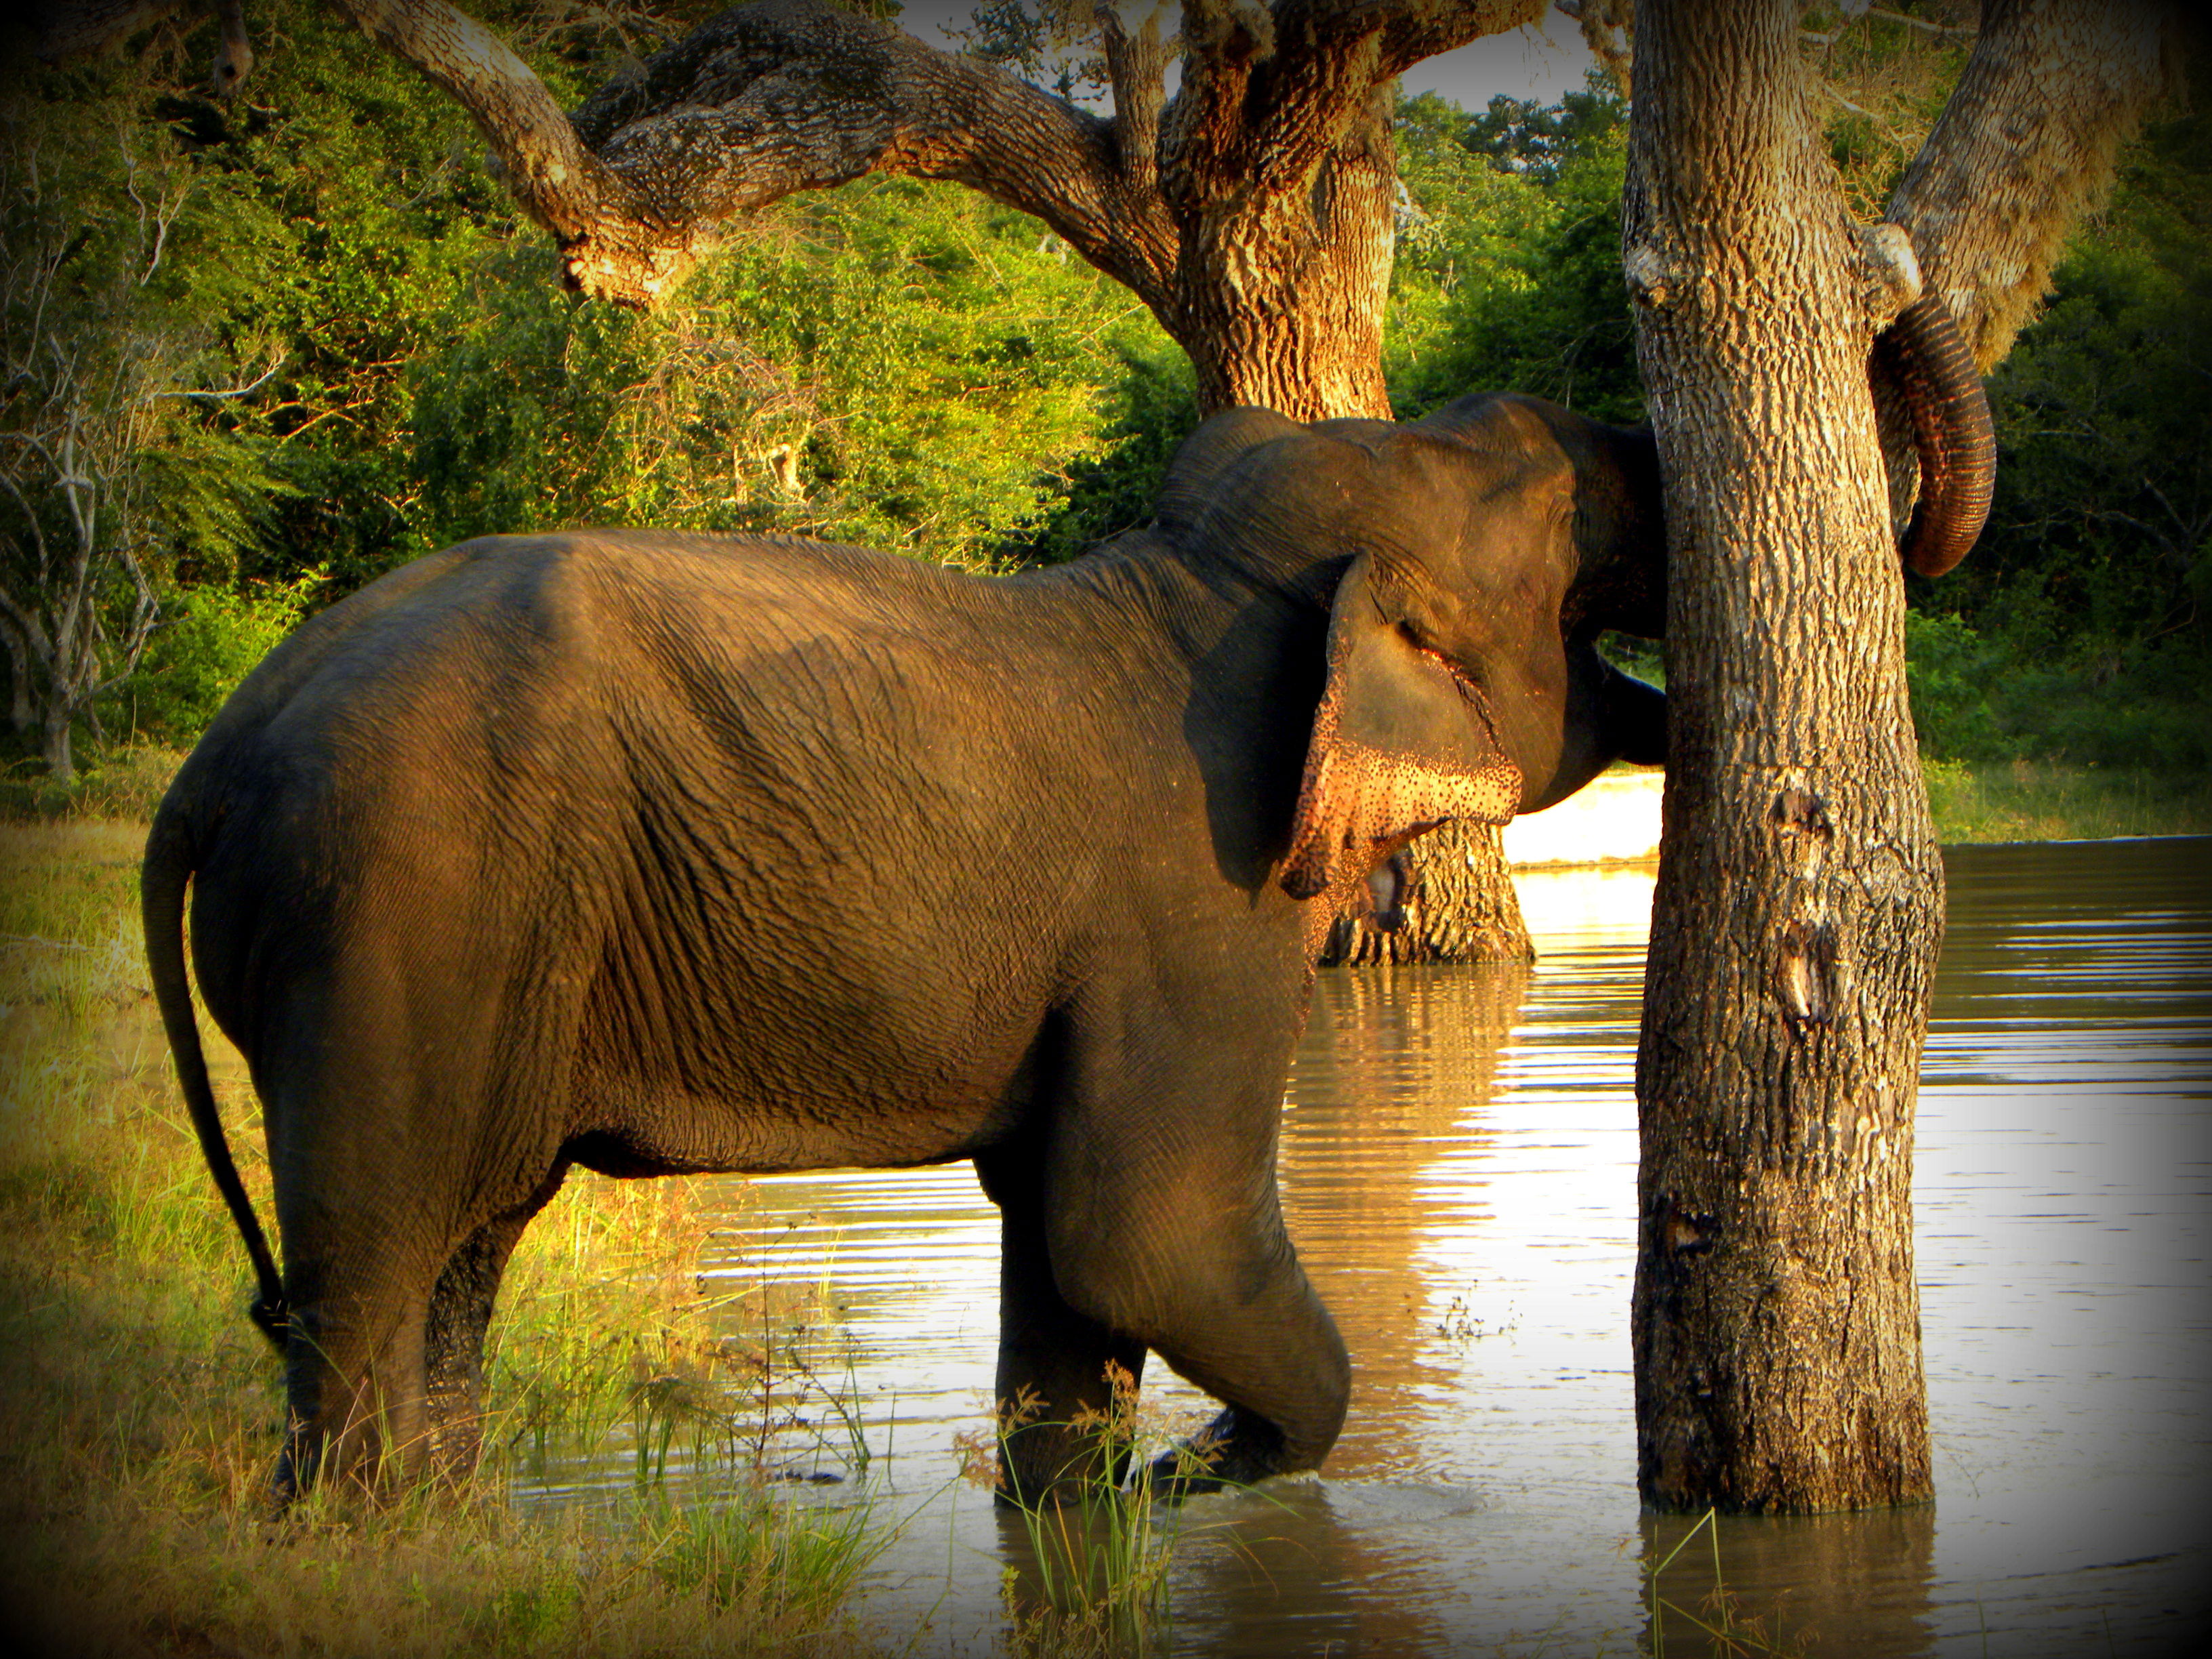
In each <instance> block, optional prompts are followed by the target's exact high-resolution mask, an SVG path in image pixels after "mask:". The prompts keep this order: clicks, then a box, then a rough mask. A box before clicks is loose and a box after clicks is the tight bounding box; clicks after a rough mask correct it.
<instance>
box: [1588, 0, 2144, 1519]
mask: <svg viewBox="0 0 2212 1659" xmlns="http://www.w3.org/2000/svg"><path fill="white" fill-rule="evenodd" d="M2071 12H2072V15H2073V20H2074V24H2080V23H2081V22H2082V21H2083V20H2084V19H2085V18H2086V17H2087V5H2086V4H2084V5H2077V6H2075V7H2073V8H2071ZM2068 13H2069V7H2068V6H2066V5H2064V4H2063V3H2051V0H2045V3H2042V4H2039V5H2033V6H2031V5H2027V4H2015V5H2007V4H2004V3H2002V0H1993V3H1992V4H1991V5H1990V7H1989V8H1988V9H1987V10H1986V11H1985V14H1984V36H1983V39H1982V40H1981V41H1980V43H1979V44H1978V46H1977V51H1976V64H1975V66H1970V69H1969V70H1968V74H1967V76H1966V79H1965V80H1964V81H1962V82H1961V88H1960V97H1959V98H1958V99H1954V105H1959V104H1960V101H1961V100H1964V102H1963V105H1962V106H1961V111H1960V119H1959V120H1957V121H1955V122H1954V120H1953V118H1952V116H1951V115H1950V114H1948V113H1947V116H1946V118H1945V122H1944V124H1942V125H1939V126H1938V128H1937V131H1936V135H1935V136H1934V137H1932V138H1931V140H1930V143H1929V149H1930V150H1931V151H1934V152H1937V153H1938V158H1939V161H1940V157H1941V153H1942V150H1943V148H1944V147H1945V146H1946V145H1948V144H1956V143H1960V138H1959V137H1958V135H1959V134H1960V132H1962V131H1963V132H1972V133H1978V134H1980V135H1981V136H1982V137H1985V138H1991V139H1993V140H1994V141H1995V144H1996V150H1995V154H1994V155H1991V154H1987V153H1985V154H1983V155H1981V156H1980V157H1979V160H1978V165H1977V166H1976V167H1973V168H1972V169H1971V170H1967V171H1960V170H1958V169H1955V168H1950V169H1947V168H1946V167H1944V166H1942V165H1935V166H1929V165H1925V164H1926V163H1927V162H1928V160H1929V158H1928V157H1927V156H1923V165H1917V166H1916V167H1915V169H1914V173H1913V175H1912V176H1911V177H1909V178H1908V180H1907V185H1906V186H1905V189H1904V190H1903V191H1900V197H1899V203H1898V204H1893V208H1892V218H1893V220H1897V221H1900V222H1902V223H1904V224H1906V225H1917V224H1921V223H1927V222H1941V223H1942V226H1943V227H1944V229H1943V232H1942V234H1941V235H1940V236H1938V235H1929V236H1925V237H1923V236H1922V234H1921V232H1920V231H1919V230H1918V229H1917V228H1916V229H1915V230H1914V231H1913V233H1912V237H1911V238H1908V235H1907V233H1906V231H1905V229H1903V228H1900V225H1899V223H1887V224H1883V225H1878V226H1872V227H1859V226H1857V225H1855V224H1854V223H1853V222H1851V220H1850V216H1849V214H1848V212H1847V211H1846V210H1845V208H1844V202H1843V198H1842V196H1841V194H1840V192H1839V191H1838V188H1837V185H1836V180H1835V178H1834V174H1833V171H1832V167H1830V165H1829V163H1828V161H1827V160H1826V154H1825V150H1824V148H1823V146H1822V144H1821V142H1820V128H1819V124H1818V122H1817V121H1816V119H1815V118H1814V114H1813V112H1812V110H1811V106H1810V102H1809V99H1808V87H1807V85H1806V79H1805V75H1804V71H1803V69H1802V59H1801V57H1800V50H1799V47H1798V44H1797V40H1796V30H1797V7H1796V3H1795V0H1755V3H1747V0H1642V3H1640V4H1639V5H1638V8H1637V14H1636V28H1635V33H1636V46H1635V50H1636V64H1635V85H1636V94H1637V96H1636V102H1635V106H1634V110H1633V113H1632V119H1631V151H1630V161H1629V182H1628V192H1627V197H1626V204H1625V211H1624V216H1623V242H1624V252H1625V256H1626V272H1627V276H1628V281H1629V287H1630V292H1631V294H1632V297H1633V298H1634V299H1635V301H1637V313H1638V314H1637V337H1638V356H1639V360H1640V362H1641V364H1642V367H1643V370H1644V380H1645V383H1646V386H1647V388H1648V390H1649V392H1650V404H1651V408H1652V411H1653V416H1654V425H1655V428H1656V432H1657V435H1658V441H1659V447H1660V454H1661V458H1662V470H1663V471H1664V473H1665V476H1666V480H1667V490H1666V494H1667V507H1668V544H1669V558H1670V563H1669V573H1668V652H1667V654H1668V698H1669V753H1668V776H1667V793H1666V805H1665V826H1664V830H1663V833H1662V842H1661V868H1660V879H1659V888H1658V892H1657V896H1656V901H1655V906H1654V913H1653V918H1652V933H1651V945H1650V958H1649V965H1648V969H1647V973H1646V980H1645V991H1644V998H1645V1000H1644V1031H1643V1040H1642V1044H1641V1047H1640V1048H1639V1051H1638V1064H1637V1094H1638V1103H1639V1108H1640V1112H1641V1124H1642V1136H1643V1153H1642V1164H1641V1168H1640V1170H1639V1176H1638V1204H1639V1218H1638V1265H1637V1275H1636V1285H1635V1295H1634V1305H1633V1310H1632V1343H1633V1346H1634V1351H1635V1362H1636V1401H1637V1426H1638V1484H1639V1486H1640V1488H1641V1490H1642V1492H1643V1495H1644V1498H1645V1499H1646V1500H1647V1501H1648V1502H1650V1503H1653V1504H1657V1505H1660V1506H1662V1507H1665V1508H1674V1509H1695V1508H1703V1507H1705V1506H1706V1505H1708V1504H1717V1505H1719V1506H1721V1507H1723V1508H1724V1509H1730V1510H1749V1511H1785V1510H1794V1511H1805V1510H1832V1509H1844V1508H1854V1507H1862V1506H1868V1505H1874V1504H1896V1503H1904V1502H1911V1501H1914V1500H1917V1499H1921V1498H1926V1497H1927V1496H1928V1495H1929V1491H1930V1480H1929V1446H1928V1425H1927V1409H1926V1401H1925V1393H1924V1389H1923V1383H1922V1374H1921V1358H1920V1330H1919V1297H1918V1289H1917V1284H1916V1281H1915V1279H1914V1275H1913V1265H1912V1217H1911V1176H1912V1151H1913V1099H1914V1090H1915V1085H1916V1080H1917V1072H1918V1064H1919V1057H1920V1051H1921V1042H1922V1038H1923V1034H1924V1031H1925V1029H1926V1020H1927V1008H1928V998H1929V987H1930V982H1931V980H1932V976H1933V973H1934V969H1935V963H1936V951H1937V948H1938V945H1939V944H1940V942H1941V939H1942V902H1943V882H1942V863H1941V861H1940V859H1939V857H1938V854H1937V849H1936V844H1935V839H1934V835H1933V832H1932V829H1931V828H1930V825H1929V817H1928V811H1927V802H1926V796H1925V793H1924V791H1923V787H1922V782H1921V777H1920V769H1919V765H1918V757H1917V752H1916V748H1915V743H1914V738H1913V732H1912V726H1911V715H1910V713H1909V709H1908V707H1907V702H1906V696H1905V654H1904V611H1905V605H1904V592H1903V586H1902V582H1901V580H1900V576H1899V568H1898V555H1897V551H1896V548H1895V546H1894V544H1893V539H1892V532H1893V517H1892V510H1891V499H1890V493H1889V486H1888V480H1887V475H1886V472H1885V468H1884V464H1883V456H1882V450H1881V441H1880V438H1879V436H1878V423H1877V420H1876V416H1875V407H1874V402H1873V399H1872V397H1871V396H1870V392H1869V379H1868V364H1869V348H1870V346H1871V344H1872V343H1873V340H1874V337H1875V335H1876V333H1877V332H1878V331H1880V330H1881V328H1883V326H1884V325H1887V323H1888V322H1889V321H1890V319H1892V318H1893V316H1895V315H1896V314H1897V313H1899V310H1900V309H1901V308H1902V307H1904V306H1905V304H1906V303H1907V302H1909V301H1912V300H1913V299H1914V298H1915V296H1916V295H1917V294H1918V293H1919V292H1920V291H1921V289H1922V288H1923V275H1924V276H1925V279H1926V281H1925V286H1926V287H1927V288H1928V289H1929V291H1930V292H1931V293H1933V294H1936V295H1940V296H1941V297H1942V300H1943V301H1945V302H1946V303H1947V304H1948V306H1949V307H1950V308H1951V310H1952V311H1954V312H1955V313H1958V314H1959V315H1960V318H1961V319H1963V320H1965V321H1966V322H1967V323H1968V325H1969V328H1968V334H1969V337H1972V338H1975V339H1977V340H1978V341H1983V342H1985V341H1986V340H1987V338H1988V337H1989V336H1988V332H1987V331H1986V330H1984V329H1982V328H1980V327H1978V325H1979V324H1981V323H1982V322H1984V321H1985V320H1986V319H1987V318H1988V317H1989V316H1990V314H1992V313H1996V312H1997V311H1998V310H2000V309H2002V307H2006V306H2011V307H2012V309H2011V311H2010V313H2009V314H2010V317H2011V319H2012V320H2011V321H2010V323H2009V324H2008V325H2006V326H2005V327H2004V328H2003V329H2002V337H2003V340H2004V341H2005V342H2007V343H2008V341H2009V338H2010V329H2011V328H2013V327H2016V326H2017V325H2018V320H2019V319H2020V318H2021V315H2023V314H2024V313H2025V310H2026V308H2027V307H2026V304H2025V303H2021V304H2016V305H2015V304H2014V303H2013V302H2014V301H2015V300H2016V299H2017V297H2018V292H2019V289H2020V288H2021V286H2022V285H2024V284H2029V283H2033V284H2034V285H2036V286H2038V287H2039V284H2040V283H2041V282H2042V280H2043V273H2044V271H2045V270H2047V269H2048V261H2047V259H2045V262H2044V263H2043V265H2042V266H2041V268H2040V269H2033V266H2032V262H2028V261H2023V260H2021V259H2020V258H1984V255H1986V254H1987V253H1988V252H1989V251H1990V247H1991V246H1997V245H2001V244H2002V243H2003V241H2004V240H2005V239H2006V238H2008V237H2013V238H2015V240H2016V234H2017V233H2018V231H2019V228H2020V226H2021V224H2022V222H2040V223H2041V225H2042V229H2039V231H2038V233H2037V234H2038V237H2039V239H2040V240H2041V242H2042V244H2043V245H2045V246H2049V247H2055V246H2056V240H2057V238H2056V236H2055V235H2051V234H2045V232H2046V231H2047V230H2048V228H2049V224H2050V222H2051V220H2052V219H2053V218H2054V216H2055V217H2056V219H2057V221H2058V222H2060V223H2061V224H2062V226H2063V222H2069V220H2070V216H2071V215H2073V214H2075V213H2078V211H2079V210H2080V209H2081V204H2082V203H2083V201H2084V200H2086V199H2087V196H2088V195H2090V194H2093V189H2094V185H2091V186H2090V187H2088V188H2087V189H2077V188H2076V186H2077V185H2079V184H2080V183H2081V178H2082V177H2083V176H2084V175H2085V173H2087V172H2093V170H2094V167H2096V166H2098V165H2102V166H2103V167H2104V168H2105V170H2106V173H2107V174H2109V170H2110V157H2111V155H2112V144H2111V143H2107V142H2106V138H2107V137H2109V136H2110V130H2111V129H2113V128H2114V127H2115V126H2117V125H2124V124H2125V121H2126V120H2127V119H2128V118H2130V113H2131V112H2132V110H2133V109H2135V108H2138V107H2140V105H2141V102H2142V98H2143V96H2144V95H2145V87H2146V84H2147V83H2146V82H2145V77H2144V76H2142V73H2141V72H2140V70H2141V65H2140V64H2139V63H2134V64H2130V65H2124V66H2121V67H2120V68H2119V69H2117V70H2113V72H2112V73H2111V74H2110V75H2106V73H2105V71H2106V70H2108V69H2112V65H2107V64H2096V63H2092V64H2087V65H2086V66H2085V65H2081V64H2072V65H2070V68H2071V69H2072V70H2074V71H2075V85H2076V88H2077V89H2079V88H2080V87H2081V86H2090V87H2093V88H2101V90H2099V91H2093V94H2085V95H2087V96H2088V100H2089V104H2090V105H2093V106H2095V110H2094V114H2095V118H2094V119H2093V120H2091V119H2088V118H2087V116H2086V115H2085V114H2084V112H2083V111H2082V110H2078V109H2077V110H2074V111H2070V112H2069V111H2067V110H2066V109H2065V107H2064V103H2063V98H2064V86H2065V83H2066V81H2067V76H2066V74H2065V73H2063V72H2061V71H2063V70H2067V69H2068V68H2069V65H2068V64H2066V63H2064V62H2063V54H2062V58H2052V57H2051V55H2050V54H2049V52H2045V55H2044V57H2043V58H2042V59H2041V61H2038V59H2037V58H2036V53H2035V51H2034V50H2033V49H2032V42H2033V40H2034V39H2035V38H2036V35H2035V31H2037V30H2039V29H2045V28H2046V26H2047V25H2048V24H2049V22H2050V20H2051V18H2053V17H2054V16H2057V17H2060V18H2062V20H2063V18H2064V16H2065V15H2067V14H2068ZM2066 27H2073V24H2063V25H2062V27H2061V28H2060V32H2059V37H2058V38H2061V39H2063V38H2065V28H2066ZM2023 41H2028V42H2030V43H2031V49H2027V51H2026V56H2025V58H2021V57H2020V56H2019V53H2020V52H2021V50H2022V44H2021V43H2022V42H2023ZM2130 50H2132V48H2131V49H2130ZM2007 52H2014V53H2015V60H2016V61H2013V62H2011V63H2010V64H2009V65H2008V67H2004V68H2001V69H1998V70H1992V69H1991V67H1990V65H1991V64H1992V63H1997V64H2003V63H2004V62H2005V54H2006V53H2007ZM2136 55H2137V57H2138V58H2139V57H2140V54H2139V53H2137V54H2136ZM2151 57H2152V58H2153V59H2155V57H2156V52H2155V51H2153V52H2151ZM1993 75H1994V76H1995V78H1994V79H1992V76H1993ZM1978 76H1979V78H1977V77H1978ZM2008 77H2009V78H2008ZM2154 82H2155V76H2151V77H2150V82H2149V83H2150V84H2154ZM2008 88H2009V90H2008ZM2022 88H2027V89H2029V91H2030V92H2031V93H2032V94H2033V95H2032V97H2030V96H2027V95H2020V96H2015V94H2020V93H2021V89H2022ZM2054 89H2056V94H2055V95H2057V97H2058V99H2059V103H2058V105H2057V107H2058V109H2059V111H2060V113H2061V115H2062V116H2069V115H2070V116H2072V117H2074V118H2076V119H2077V121H2078V125H2077V126H2076V128H2075V131H2076V132H2078V133H2080V134H2081V135H2082V137H2083V143H2081V145H2079V146H2075V149H2079V150H2080V151H2081V154H2083V155H2087V156H2088V157H2089V158H2090V159H2089V160H2087V161H2078V160H2077V161H2073V162H2069V163H2067V164H2065V165H2063V166H2057V165H2055V164H2054V165H2052V166H2051V168H2050V170H2049V171H2048V173H2045V174H2039V173H2038V172H2037V171H2036V164H2037V161H2038V159H2039V158H2038V147H2039V146H2043V147H2045V148H2046V149H2047V148H2049V147H2050V146H2051V145H2053V144H2057V146H2058V148H2060V149H2065V148H2066V141H2068V139H2069V131H2068V129H2067V127H2066V126H2065V125H2064V124H2063V119H2062V120H2060V121H2052V120H2051V119H2050V118H2049V116H2050V115H2051V109H2050V108H2049V107H2044V108H2041V109H2040V110H2039V109H2038V108H2037V107H2036V106H2035V105H2034V102H2033V100H2035V99H2049V98H2051V97H2052V96H2053V95H2054ZM2008 99H2009V100H2011V101H2010V103H2009V106H2008V101H2007V100H2008ZM2131 99H2132V100H2134V101H2133V102H2132V103H2131V102H2130V100H2131ZM2008 145H2009V149H2008V148H2007V146H2008ZM2100 145H2101V146H2102V148H2101V151H2100V149H2099V146H2100ZM2069 153H2070V152H2069ZM2100 154H2101V155H2102V157H2103V158H2104V159H2103V161H2102V162H2101V163H2099V162H2098V161H2096V159H2095V158H2096V156H2097V155H2100ZM2005 159H2008V160H2009V161H2011V162H2013V163H2015V164H2016V165H2015V166H2014V167H1998V166H1996V165H1995V164H1994V163H1995V162H1996V161H1999V160H2005ZM2062 174H2063V177H2062V176H2060V175H2062ZM1915 178H1922V179H1950V180H1951V181H1952V182H1951V184H1950V185H1949V186H1948V187H1949V188H1950V189H1952V190H1954V191H1957V192H1960V199H1958V200H1956V201H1954V202H1951V203H1948V204H1947V209H1946V212H1945V213H1942V214H1939V213H1937V212H1936V211H1935V210H1934V207H1933V204H1931V203H1930V202H1929V201H1928V200H1926V199H1915V198H1914V197H1912V196H1911V191H1913V189H1914V187H1915V186H1914V183H1913V179H1915ZM1924 187H1925V186H1923V188H1924ZM1914 239H1918V243H1919V245H1918V249H1917V253H1918V257H1917V259H1916V247H1915V240H1914ZM1923 265H1924V266H1926V267H1927V268H1926V269H1925V270H1924V272H1923ZM2028 299H2029V301H2030V302H2032V300H2033V294H2032V293H2031V294H2030V295H2029V296H2028ZM1998 351H1999V352H2000V353H2001V351H2002V346H2001V345H2000V346H1999V347H1998ZM1959 355H1960V360H1961V361H1962V362H1963V361H1964V360H1965V350H1964V348H1963V347H1962V348H1960V354H1959ZM1988 361H1989V359H1988V358H1987V357H1984V359H1983V362H1984V366H1986V363H1987V362H1988ZM1942 558H1943V556H1942V555H1936V556H1931V562H1930V566H1929V568H1935V567H1936V566H1940V564H1941V563H1942Z"/></svg>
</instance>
